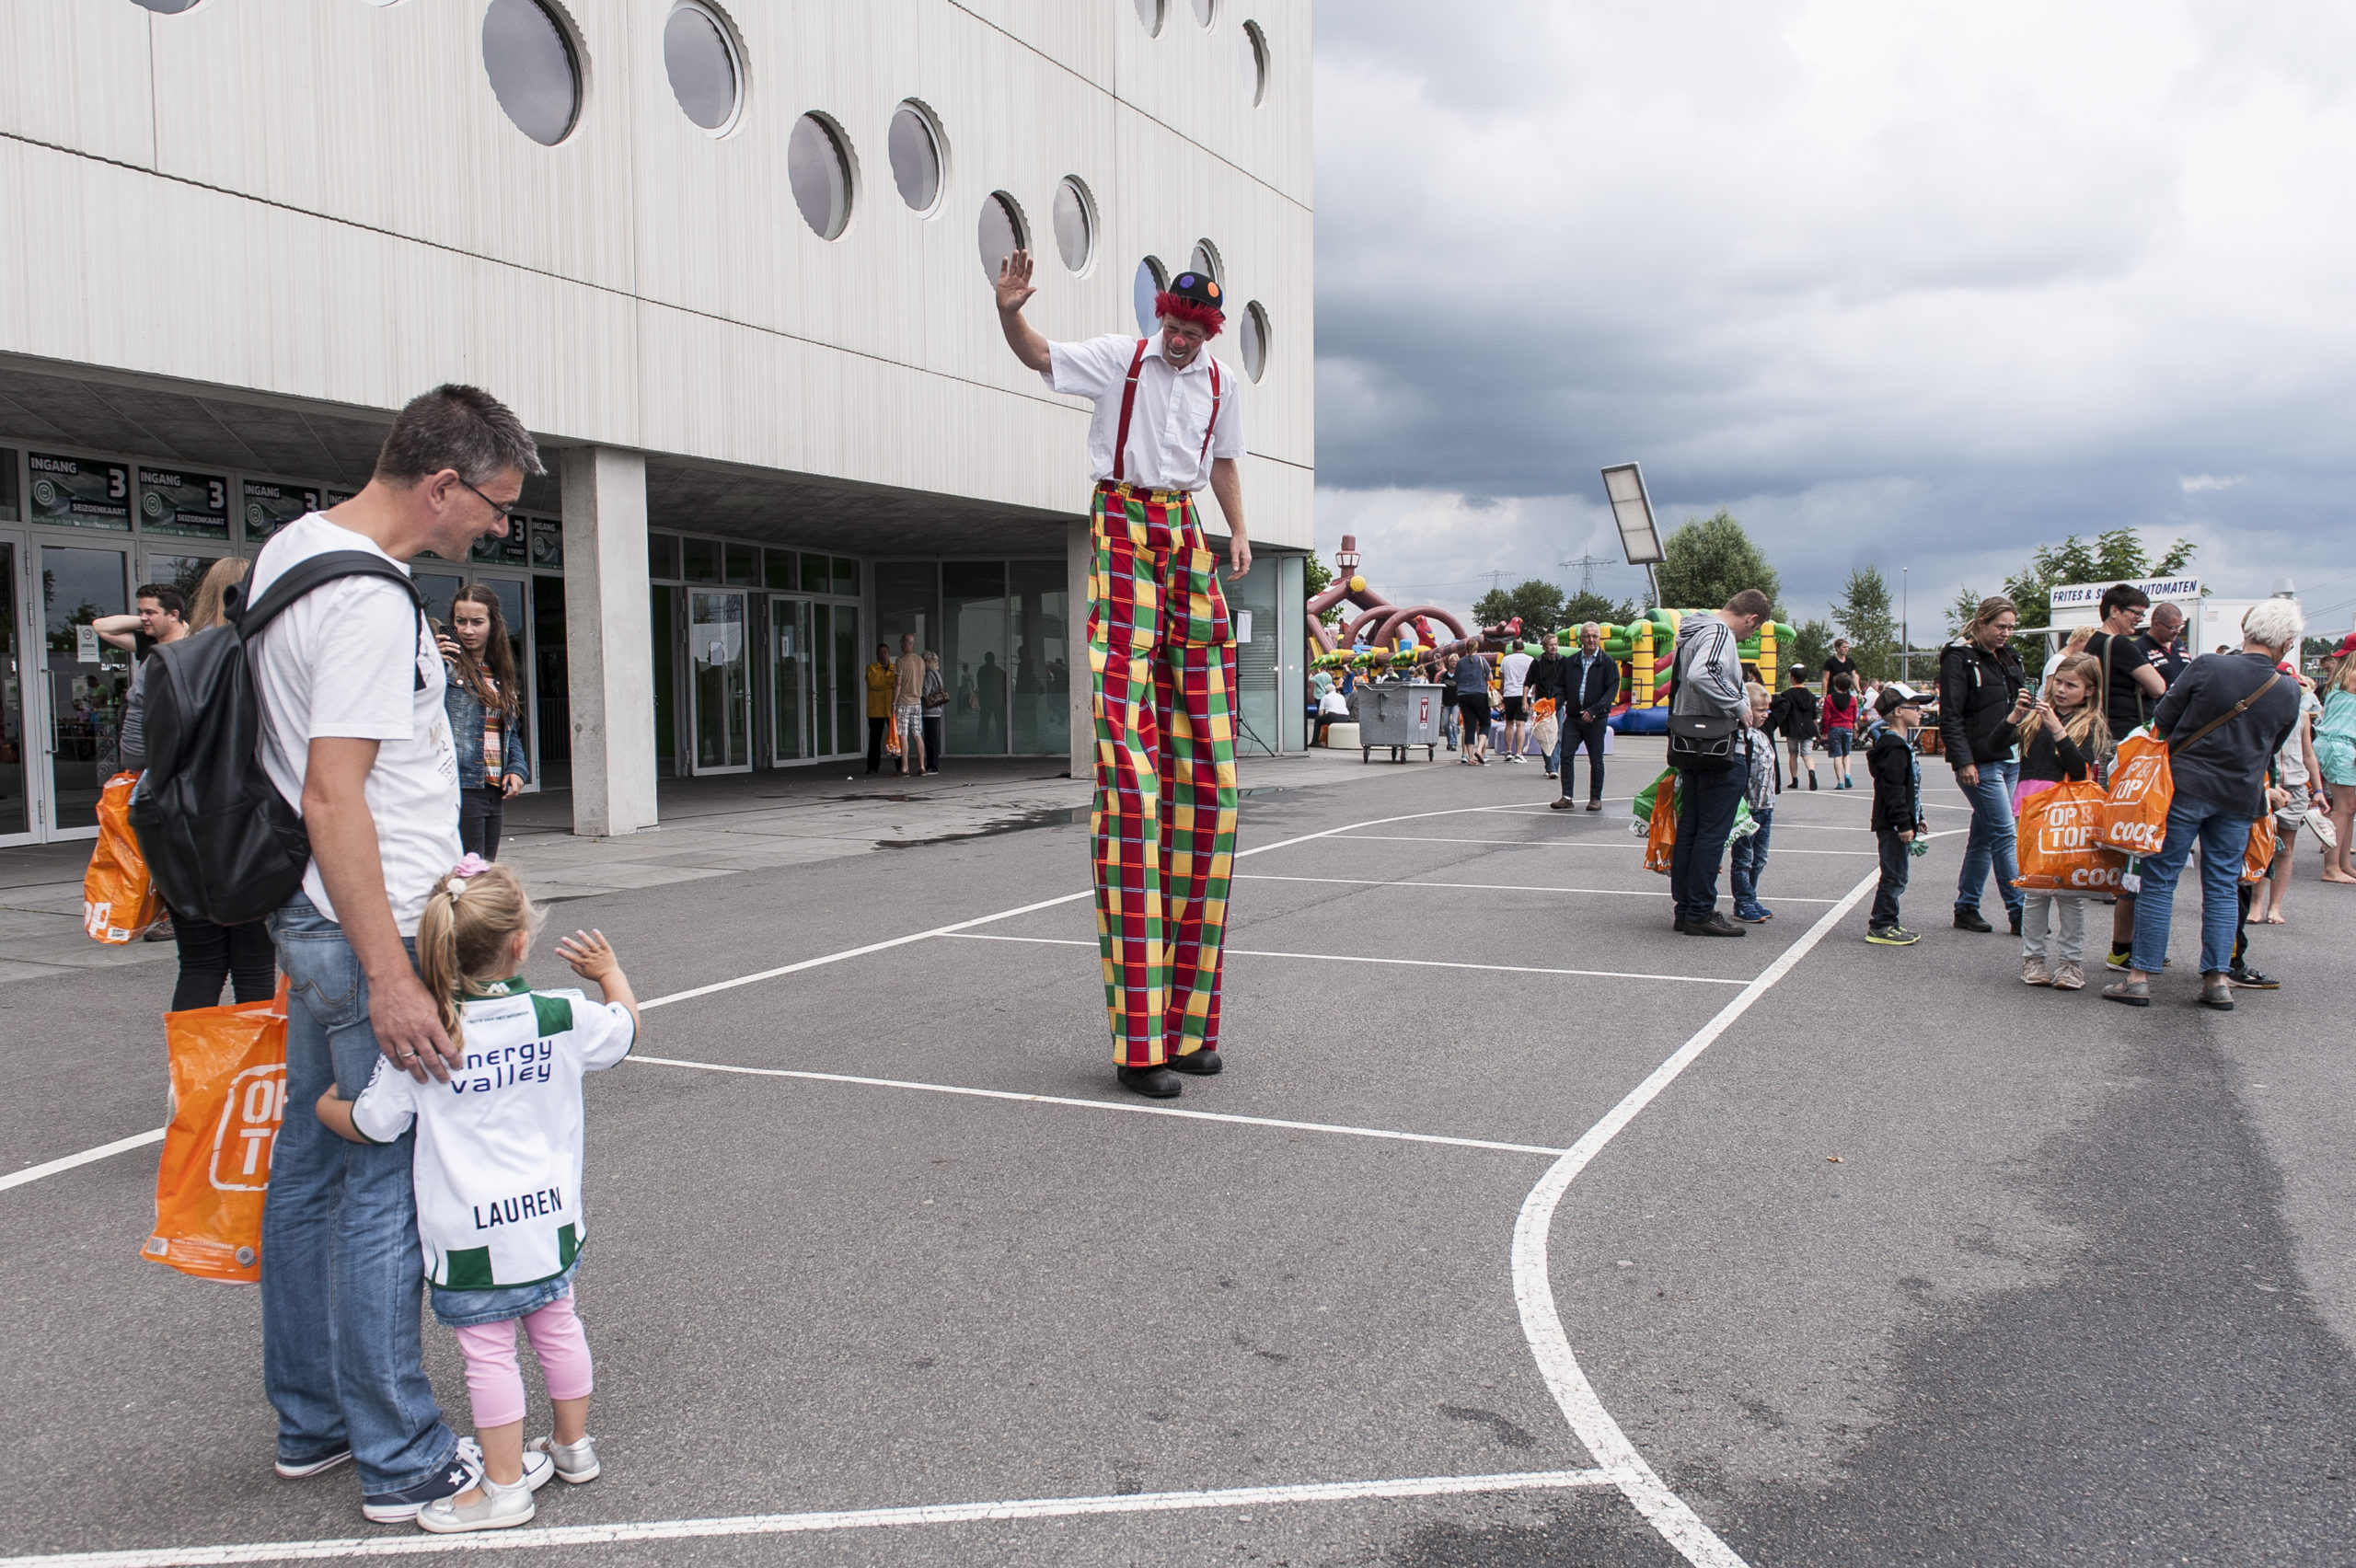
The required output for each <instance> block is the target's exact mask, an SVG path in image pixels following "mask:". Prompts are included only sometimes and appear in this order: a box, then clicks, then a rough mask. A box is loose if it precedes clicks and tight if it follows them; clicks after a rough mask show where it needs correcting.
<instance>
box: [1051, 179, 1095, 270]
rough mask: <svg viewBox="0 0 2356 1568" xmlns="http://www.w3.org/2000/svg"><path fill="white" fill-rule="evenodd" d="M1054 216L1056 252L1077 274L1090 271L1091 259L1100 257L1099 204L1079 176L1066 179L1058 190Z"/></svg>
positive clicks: (1058, 186)
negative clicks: (1098, 232) (1097, 215)
mask: <svg viewBox="0 0 2356 1568" xmlns="http://www.w3.org/2000/svg"><path fill="white" fill-rule="evenodd" d="M1050 215H1051V216H1052V217H1053V219H1054V221H1055V228H1056V253H1057V255H1059V256H1061V257H1062V258H1063V259H1064V265H1065V266H1067V267H1068V268H1070V269H1071V270H1072V271H1075V272H1084V271H1088V262H1089V259H1090V258H1091V256H1093V255H1095V254H1096V203H1095V202H1093V201H1091V200H1090V198H1089V194H1088V187H1087V186H1085V185H1082V184H1081V183H1080V177H1079V176H1078V175H1068V176H1066V177H1065V179H1064V180H1063V183H1061V184H1060V185H1057V187H1056V206H1055V211H1054V213H1052V214H1050Z"/></svg>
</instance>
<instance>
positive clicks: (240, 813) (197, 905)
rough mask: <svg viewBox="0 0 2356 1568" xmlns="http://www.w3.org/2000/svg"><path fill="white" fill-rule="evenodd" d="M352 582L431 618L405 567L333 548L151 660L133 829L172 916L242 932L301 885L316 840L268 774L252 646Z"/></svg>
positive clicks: (230, 601)
mask: <svg viewBox="0 0 2356 1568" xmlns="http://www.w3.org/2000/svg"><path fill="white" fill-rule="evenodd" d="M346 577H381V578H384V579H385V580H386V581H387V582H398V583H399V584H400V585H401V589H402V591H403V592H404V593H406V594H409V595H410V600H411V602H412V603H414V604H415V605H416V606H417V613H418V615H419V617H420V618H421V619H422V617H423V616H424V614H425V604H424V600H423V598H422V596H421V595H420V594H419V593H418V588H417V584H416V583H414V582H411V581H410V577H409V574H408V573H406V572H404V571H401V569H400V568H399V567H398V566H395V565H394V564H393V563H392V562H391V561H389V560H387V559H385V558H384V557H382V556H378V555H371V554H369V553H368V552H367V551H365V550H330V551H329V552H328V553H327V554H325V555H317V556H313V557H311V558H310V559H308V560H304V561H298V562H296V563H295V565H294V566H293V567H290V568H289V569H288V570H287V571H285V573H284V574H283V575H282V576H281V577H280V578H279V579H278V580H277V581H276V582H272V583H271V585H270V587H269V589H268V590H267V591H266V592H265V593H264V594H262V596H261V597H260V599H259V600H257V601H256V602H255V603H253V604H252V605H246V604H245V603H244V597H245V590H244V588H243V586H242V585H240V586H237V587H232V588H231V589H230V590H229V591H228V592H227V593H226V594H223V595H222V606H221V607H222V612H223V614H224V615H225V616H226V617H227V624H226V625H224V626H216V627H211V628H207V629H205V630H203V631H200V632H198V633H197V634H196V635H195V636H193V637H184V638H181V639H180V640H179V641H178V642H166V643H159V644H158V645H156V647H155V648H154V649H153V650H151V651H149V653H148V655H147V663H146V668H145V671H144V674H142V675H141V677H140V682H141V685H140V691H141V701H142V703H143V705H144V714H145V721H146V726H147V768H146V771H145V773H144V774H143V775H142V776H141V778H140V780H139V789H138V791H137V792H136V793H135V794H134V795H133V797H132V801H131V828H132V831H133V833H134V834H136V835H137V836H138V838H139V850H140V853H141V854H143V855H144V856H145V857H146V858H147V870H148V874H149V875H150V876H152V877H153V878H154V879H155V883H156V892H157V893H158V894H162V895H163V900H164V904H165V905H166V906H167V908H169V909H170V910H171V911H172V912H173V913H174V914H177V915H184V916H187V917H189V918H191V919H194V920H210V921H213V922H214V924H216V925H222V926H241V925H244V924H246V923H247V922H248V921H250V920H259V919H260V918H261V917H263V916H265V915H268V914H270V913H271V911H273V910H275V909H276V908H277V907H278V906H279V905H282V904H284V903H285V902H286V901H287V900H288V899H289V898H291V897H293V896H294V895H295V890H296V889H297V888H299V887H301V886H302V883H303V873H304V872H305V871H306V870H308V869H309V867H310V864H311V837H310V835H309V834H308V833H307V832H306V831H305V830H304V827H303V813H301V812H300V811H298V810H296V809H295V805H294V804H292V803H291V802H289V801H287V800H286V798H285V797H284V796H283V795H281V794H280V793H279V792H278V789H277V786H275V785H273V784H272V783H271V781H270V775H269V773H268V772H267V771H266V770H265V769H264V768H263V767H262V763H261V697H260V693H259V692H257V691H256V690H255V689H254V677H253V667H252V663H251V660H250V658H249V653H248V645H249V644H250V643H251V642H252V641H253V640H254V639H256V638H258V637H260V635H261V634H262V632H263V630H264V629H265V628H268V627H269V625H270V623H271V621H272V620H275V619H276V618H277V617H278V615H279V613H280V612H281V611H283V610H284V609H285V608H286V606H287V605H291V604H293V603H295V600H297V599H300V598H301V597H303V596H304V595H305V594H308V593H310V592H311V591H312V590H313V589H315V588H319V587H323V586H325V585H326V584H328V583H329V582H337V581H340V580H341V579H343V578H346ZM418 678H419V680H420V682H421V683H422V680H423V678H424V677H423V676H422V675H421V676H419V677H418Z"/></svg>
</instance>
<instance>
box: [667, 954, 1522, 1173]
mask: <svg viewBox="0 0 2356 1568" xmlns="http://www.w3.org/2000/svg"><path fill="white" fill-rule="evenodd" d="M1091 945H1093V944H1091ZM628 1059H629V1060H630V1061H633V1062H643V1063H645V1064H647V1065H648V1066H657V1067H694V1068H696V1069H698V1070H699V1071H701V1072H707V1073H741V1074H743V1075H745V1077H747V1078H807V1079H809V1080H810V1081H812V1082H814V1083H849V1084H859V1085H861V1086H863V1087H865V1088H869V1089H915V1090H923V1091H924V1092H926V1093H928V1094H962V1095H964V1096H967V1097H968V1098H971V1099H975V1100H1014V1101H1023V1102H1025V1103H1027V1104H1032V1105H1074V1106H1078V1107H1079V1108H1080V1110H1083V1111H1119V1112H1124V1113H1127V1114H1129V1115H1133V1116H1175V1117H1178V1118H1180V1119H1182V1120H1184V1121H1189V1122H1235V1123H1239V1124H1242V1125H1245V1126H1252V1127H1284V1128H1288V1129H1289V1130H1291V1131H1294V1132H1301V1133H1333V1134H1335V1135H1337V1136H1346V1137H1353V1138H1388V1139H1390V1140H1392V1141H1393V1142H1397V1143H1426V1144H1446V1145H1449V1147H1454V1148H1492V1149H1496V1150H1498V1151H1499V1152H1501V1153H1505V1154H1542V1155H1545V1156H1547V1157H1549V1158H1550V1159H1551V1158H1553V1157H1554V1156H1556V1155H1559V1154H1561V1153H1562V1152H1563V1151H1562V1150H1561V1149H1559V1148H1545V1147H1541V1146H1539V1145H1537V1144H1518V1143H1498V1142H1496V1141H1495V1140H1494V1139H1490V1138H1452V1137H1447V1136H1442V1135H1440V1134H1438V1133H1402V1132H1395V1131H1393V1130H1392V1129H1391V1128H1388V1127H1353V1126H1348V1125H1346V1124H1343V1123H1339V1122H1288V1121H1285V1120H1283V1119H1281V1118H1279V1117H1275V1116H1242V1115H1238V1114H1236V1113H1233V1112H1229V1111H1181V1110H1179V1109H1177V1108H1176V1107H1175V1106H1170V1105H1138V1104H1132V1103H1131V1102H1130V1101H1126V1100H1077V1099H1073V1098H1071V1097H1069V1096H1067V1095H1061V1094H1025V1093H1023V1092H1022V1091H1021V1090H1011V1089H968V1088H965V1087H964V1086H962V1085H959V1084H951V1083H915V1082H911V1081H909V1080H908V1079H906V1078H860V1077H857V1076H855V1075H853V1074H850V1073H819V1072H811V1071H809V1070H807V1069H805V1068H800V1067H738V1066H729V1065H728V1064H727V1063H724V1062H692V1061H687V1060H685V1059H684V1058H681V1057H677V1056H648V1055H641V1054H640V1053H637V1052H632V1053H631V1054H630V1055H629V1058H628Z"/></svg>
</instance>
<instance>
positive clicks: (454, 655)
mask: <svg viewBox="0 0 2356 1568" xmlns="http://www.w3.org/2000/svg"><path fill="white" fill-rule="evenodd" d="M440 641H441V644H442V662H443V663H445V664H447V665H449V666H450V679H449V684H448V685H446V686H444V687H443V690H442V704H443V708H444V709H445V711H446V712H447V713H448V714H449V716H450V744H452V745H453V746H455V747H456V749H457V753H458V844H459V847H461V848H463V849H465V850H466V852H467V853H468V854H469V855H479V856H481V857H482V858H483V859H486V860H496V859H499V830H500V829H501V827H502V826H503V825H504V824H505V823H506V819H507V797H508V796H510V795H513V794H514V793H515V791H516V790H521V789H522V788H523V787H524V786H525V785H526V784H529V783H530V782H531V781H532V767H531V764H530V763H529V762H528V761H527V760H526V759H525V755H524V737H523V735H522V734H521V733H520V732H519V731H518V728H517V725H516V718H517V715H518V713H519V712H520V711H521V709H522V703H521V702H520V701H519V694H520V693H521V692H522V691H523V687H522V686H519V685H517V684H516V679H515V654H514V650H513V649H512V648H510V647H509V645H508V641H507V622H506V620H505V618H504V617H502V616H501V615H500V613H499V595H498V594H494V593H492V592H491V590H490V589H489V588H487V587H485V586H484V585H483V584H481V583H479V582H477V583H473V584H471V585H469V586H468V587H465V588H461V589H459V590H458V593H457V596H456V598H454V599H452V600H451V601H450V630H449V633H448V635H446V636H445V637H443V638H442V639H441V640H440Z"/></svg>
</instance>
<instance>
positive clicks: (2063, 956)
mask: <svg viewBox="0 0 2356 1568" xmlns="http://www.w3.org/2000/svg"><path fill="white" fill-rule="evenodd" d="M2018 740H2019V744H2020V748H2021V779H2020V783H2019V784H2017V785H2015V787H2014V790H2013V815H2014V817H2015V820H2016V821H2017V819H2018V818H2019V816H2020V812H2021V807H2022V805H2023V804H2024V803H2025V802H2026V801H2029V800H2031V799H2033V798H2034V797H2036V796H2038V795H2039V794H2042V793H2043V792H2045V791H2046V790H2050V789H2052V788H2053V787H2054V786H2055V785H2057V784H2061V783H2063V782H2069V783H2078V782H2081V781H2083V780H2085V779H2087V778H2093V777H2094V775H2095V772H2096V769H2098V768H2099V767H2101V766H2102V765H2103V764H2104V763H2105V762H2106V761H2108V759H2109V757H2110V755H2111V751H2112V749H2113V748H2112V745H2111V739H2110V723H2109V721H2108V720H2107V719H2105V718H2104V717H2103V673H2102V664H2101V663H2100V661H2098V660H2096V659H2095V658H2094V657H2093V656H2092V655H2090V654H2085V653H2071V654H2066V655H2064V656H2063V658H2062V660H2061V663H2059V664H2057V665H2055V666H2054V669H2053V674H2050V676H2048V677H2047V678H2046V682H2045V690H2044V692H2043V694H2042V695H2041V696H2040V697H2039V698H2038V702H2037V706H2036V707H2035V708H2033V709H2030V710H2029V714H2028V717H2027V718H2026V719H2024V720H2022V721H2021V722H2020V726H2019V730H2018ZM2021 891H2022V893H2023V894H2025V895H2026V897H2025V902H2024V903H2023V905H2022V906H2021V984H2022V985H2024V986H2052V987H2053V988H2054V989H2055V990H2057V991H2078V990H2083V989H2085V984H2086V971H2085V964H2084V963H2082V962H2081V961H2082V959H2083V957H2084V954H2085V935H2086V901H2087V895H2086V894H2083V893H2062V892H2059V891H2057V890H2053V889H2043V888H2024V889H2022V890H2021ZM2056 922H2058V923H2059V925H2060V927H2061V930H2060V933H2059V937H2060V947H2061V952H2060V954H2059V962H2057V963H2054V964H2053V965H2052V966H2050V967H2048V965H2047V963H2046V961H2045V959H2046V939H2047V934H2048V933H2047V927H2048V926H2049V924H2051V923H2056Z"/></svg>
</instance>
